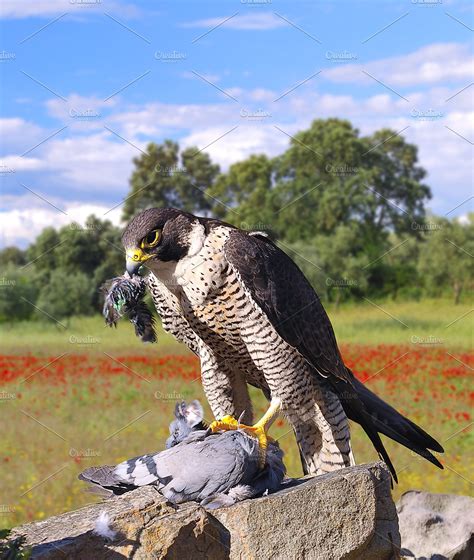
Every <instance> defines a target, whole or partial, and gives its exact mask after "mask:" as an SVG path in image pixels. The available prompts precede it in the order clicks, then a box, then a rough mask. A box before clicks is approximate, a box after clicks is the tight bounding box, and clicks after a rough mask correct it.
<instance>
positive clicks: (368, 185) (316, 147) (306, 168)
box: [0, 119, 474, 321]
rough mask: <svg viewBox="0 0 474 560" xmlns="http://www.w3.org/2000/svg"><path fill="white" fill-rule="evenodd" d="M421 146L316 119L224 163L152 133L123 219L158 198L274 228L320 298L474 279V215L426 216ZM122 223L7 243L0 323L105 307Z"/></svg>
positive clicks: (433, 289)
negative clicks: (286, 140) (281, 147)
mask: <svg viewBox="0 0 474 560" xmlns="http://www.w3.org/2000/svg"><path fill="white" fill-rule="evenodd" d="M425 177H426V172H425V170H424V169H423V168H422V167H421V166H420V165H419V163H418V154H417V147H416V146H415V145H413V144H410V143H408V142H406V140H405V139H404V138H403V137H401V136H400V135H398V134H396V133H395V132H394V131H392V130H389V129H382V130H379V131H377V132H375V133H374V134H372V135H369V136H362V135H361V134H360V133H359V131H358V130H357V129H356V128H354V127H353V126H352V125H351V123H350V122H348V121H346V120H340V119H325V120H321V119H320V120H315V121H313V123H312V124H311V126H310V127H309V128H308V129H306V130H303V131H301V132H298V133H297V134H295V135H294V136H292V137H291V140H290V145H289V147H288V149H287V150H286V151H285V152H284V153H283V154H281V155H279V156H277V157H275V158H270V157H268V156H266V155H264V154H259V155H251V156H249V157H248V158H246V159H245V160H243V161H239V162H237V163H235V164H233V165H231V166H230V167H229V169H228V170H227V171H226V172H221V170H220V168H219V166H218V165H217V164H215V163H213V162H212V160H211V158H210V156H209V155H208V154H206V153H204V152H202V151H199V150H198V149H197V148H192V147H190V148H186V149H184V150H180V147H179V145H178V143H177V142H173V141H171V140H166V141H164V142H163V143H162V144H155V143H150V144H149V145H148V147H147V150H146V152H145V153H144V154H142V155H141V156H140V157H137V158H135V159H134V170H133V173H132V176H131V178H130V192H129V194H128V196H127V197H126V199H125V200H124V204H123V220H124V223H126V221H127V220H128V219H130V218H131V217H132V216H133V215H135V214H136V213H137V212H139V211H141V210H143V209H145V208H149V207H151V206H174V207H177V208H181V209H184V210H187V211H190V212H193V213H195V214H200V215H207V216H214V217H217V218H220V219H223V220H225V221H227V222H229V223H232V224H234V225H236V226H238V227H241V228H243V229H248V230H260V231H264V232H265V233H266V234H268V235H269V236H271V237H272V238H273V239H275V240H276V242H277V243H278V244H279V245H280V247H281V248H282V249H283V250H284V251H286V252H287V253H288V254H290V256H292V258H293V259H294V260H295V261H296V262H297V264H298V265H299V266H300V268H301V269H302V270H303V272H304V273H305V274H306V276H307V277H308V279H309V280H310V282H311V283H312V284H313V285H314V287H315V288H316V290H317V292H318V293H319V295H320V297H321V298H322V299H324V300H327V301H330V302H334V303H335V304H336V305H338V304H339V303H340V302H341V301H345V300H350V299H361V298H363V297H371V298H376V299H377V298H403V299H406V298H411V299H419V298H421V297H424V296H436V297H439V296H444V295H447V294H451V297H452V298H453V301H454V302H455V303H458V302H459V301H460V298H461V297H462V296H463V294H464V293H465V292H467V291H468V290H470V289H471V288H472V281H471V278H472V273H473V258H472V257H473V254H474V220H473V215H469V216H468V217H467V218H466V219H464V220H463V221H462V222H461V221H459V220H457V219H448V218H446V217H444V218H442V217H436V216H431V215H427V214H426V208H425V206H426V203H427V202H428V200H429V199H430V198H431V191H430V188H429V187H428V185H427V184H425V182H424V180H425ZM120 235H121V230H120V228H118V227H116V226H114V225H113V224H112V223H110V221H107V220H101V219H99V218H97V217H95V216H91V217H89V219H88V220H87V222H86V224H85V225H84V226H80V225H78V224H71V225H69V226H64V227H62V228H61V229H59V230H56V229H55V228H53V227H48V228H46V229H44V230H43V231H42V232H41V234H40V235H39V236H38V237H37V238H36V240H35V241H34V242H33V243H32V244H31V245H30V246H29V247H28V248H27V249H26V250H21V249H19V248H17V247H7V248H5V249H4V250H3V251H1V252H0V266H1V269H2V271H3V275H2V276H3V278H1V279H0V288H1V289H0V321H10V320H15V319H28V318H31V317H41V316H42V315H46V316H47V315H51V316H53V317H55V318H57V319H61V318H66V317H69V316H72V315H81V314H90V313H94V312H96V310H98V309H99V308H100V302H101V295H100V293H99V287H100V285H101V284H102V283H103V282H104V281H105V280H107V279H108V278H111V277H113V276H116V275H118V274H120V273H121V272H122V270H123V269H124V255H123V251H122V247H121V243H120Z"/></svg>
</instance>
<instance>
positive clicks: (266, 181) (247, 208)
mask: <svg viewBox="0 0 474 560" xmlns="http://www.w3.org/2000/svg"><path fill="white" fill-rule="evenodd" d="M272 173H273V163H272V160H270V159H269V158H268V157H267V156H265V155H252V156H250V157H249V158H247V159H245V160H244V161H240V162H238V163H234V164H233V165H231V166H230V168H229V171H228V172H227V173H223V174H221V175H219V177H218V178H217V180H216V181H215V183H214V185H213V186H212V187H211V188H210V189H209V194H210V195H211V196H212V197H213V200H214V203H213V207H212V213H213V214H214V216H216V217H219V218H222V219H224V220H226V221H229V222H231V223H233V224H235V225H237V226H239V227H241V228H243V229H252V230H273V229H274V224H275V222H276V213H275V212H276V211H277V210H278V205H277V204H276V202H275V200H274V196H273V195H274V193H273V191H272Z"/></svg>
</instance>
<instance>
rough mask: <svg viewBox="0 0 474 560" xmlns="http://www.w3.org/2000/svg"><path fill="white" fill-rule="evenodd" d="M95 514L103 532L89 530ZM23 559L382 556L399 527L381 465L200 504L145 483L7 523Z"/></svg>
mask: <svg viewBox="0 0 474 560" xmlns="http://www.w3.org/2000/svg"><path fill="white" fill-rule="evenodd" d="M101 512H106V513H107V514H108V516H109V519H110V523H109V530H110V529H111V530H112V531H114V532H115V536H114V537H113V538H112V540H108V539H106V538H104V537H102V536H99V535H97V534H95V533H94V527H95V523H96V521H97V519H98V517H99V516H100V514H101ZM15 537H23V538H24V540H25V543H26V544H27V545H29V546H31V547H32V553H33V555H32V557H33V558H38V559H42V560H46V559H48V560H53V559H61V560H64V558H78V559H87V560H92V559H94V558H112V559H119V558H130V557H133V558H136V559H145V558H155V559H167V560H172V559H187V558H193V560H199V559H210V560H214V559H215V560H221V559H222V560H224V559H226V560H234V559H239V560H243V559H245V560H250V559H258V560H265V559H270V558H271V559H274V560H275V559H285V560H292V559H294V560H296V559H301V558H304V559H305V560H318V559H321V560H336V559H342V558H343V559H344V560H358V559H360V560H362V559H363V560H385V559H387V560H388V559H392V558H398V557H399V556H398V551H399V549H400V535H399V531H398V522H397V515H396V509H395V504H394V503H393V501H392V498H391V493H390V476H389V473H388V471H387V468H386V467H385V465H384V464H383V463H373V464H369V465H361V466H357V467H350V468H347V469H343V470H340V471H336V472H334V473H331V474H327V475H324V476H319V477H313V478H309V477H306V478H303V479H299V480H289V481H287V482H285V484H284V485H283V488H282V490H280V491H278V492H276V493H274V494H271V495H269V496H264V497H261V498H257V499H254V500H246V501H243V502H240V503H238V504H236V505H234V506H232V507H230V508H222V509H219V510H214V511H212V512H207V511H206V510H204V509H203V508H201V507H200V506H198V505H197V504H195V503H188V504H184V505H182V506H179V507H174V506H172V505H171V504H169V503H168V502H166V501H165V499H164V498H163V497H162V496H161V495H160V494H159V493H158V492H157V491H156V490H155V489H154V488H153V487H151V486H146V487H143V488H139V489H137V490H134V491H132V492H129V493H126V494H123V495H122V496H118V497H115V498H112V499H109V500H107V501H105V502H102V503H100V504H92V505H89V506H86V507H84V508H82V509H79V510H77V511H72V512H69V513H65V514H62V515H59V516H56V517H51V518H50V519H46V520H45V521H40V522H37V523H29V524H27V525H22V526H20V527H17V528H15V529H14V530H13V531H12V535H11V536H10V538H15Z"/></svg>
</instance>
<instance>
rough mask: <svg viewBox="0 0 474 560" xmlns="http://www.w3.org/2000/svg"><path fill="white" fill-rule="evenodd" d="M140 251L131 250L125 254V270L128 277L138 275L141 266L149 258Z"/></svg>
mask: <svg viewBox="0 0 474 560" xmlns="http://www.w3.org/2000/svg"><path fill="white" fill-rule="evenodd" d="M150 256H151V255H146V254H145V253H144V252H143V251H142V250H141V249H133V250H131V251H127V253H126V257H127V258H126V269H127V272H128V273H129V274H130V276H133V275H134V274H137V273H138V270H139V269H140V267H141V266H142V264H143V263H144V262H145V261H146V260H148V259H149V258H150Z"/></svg>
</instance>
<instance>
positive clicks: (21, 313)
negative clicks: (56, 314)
mask: <svg viewBox="0 0 474 560" xmlns="http://www.w3.org/2000/svg"><path fill="white" fill-rule="evenodd" d="M31 280H32V269H29V270H27V269H22V268H18V267H17V266H15V265H14V264H12V263H10V264H8V265H7V266H6V267H5V268H4V269H2V276H1V278H0V322H10V321H15V320H16V321H19V320H21V319H29V318H30V317H31V315H32V313H33V311H34V307H33V305H34V303H35V301H36V297H37V295H38V292H37V289H36V285H35V283H34V282H32V281H31Z"/></svg>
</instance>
